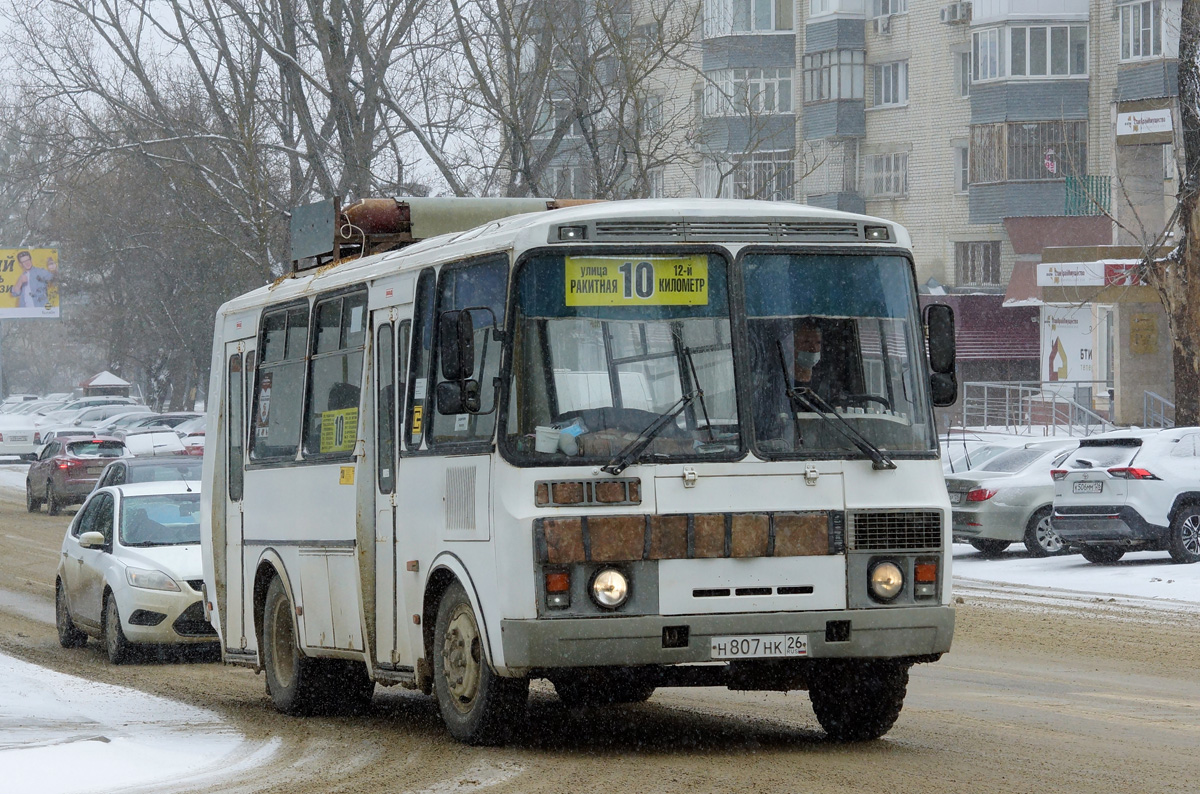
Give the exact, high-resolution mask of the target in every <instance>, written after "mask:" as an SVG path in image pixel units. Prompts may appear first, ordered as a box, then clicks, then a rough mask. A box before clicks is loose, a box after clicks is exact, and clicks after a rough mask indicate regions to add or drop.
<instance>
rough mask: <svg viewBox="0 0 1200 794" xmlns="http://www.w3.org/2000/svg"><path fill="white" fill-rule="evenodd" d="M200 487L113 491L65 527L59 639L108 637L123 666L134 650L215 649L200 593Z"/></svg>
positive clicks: (111, 653) (162, 485)
mask: <svg viewBox="0 0 1200 794" xmlns="http://www.w3.org/2000/svg"><path fill="white" fill-rule="evenodd" d="M201 568H202V566H201V560H200V486H199V484H198V483H194V482H191V483H189V482H156V483H138V484H136V485H116V486H111V487H108V488H101V489H99V490H97V491H95V492H93V493H92V494H91V495H90V496H89V497H88V500H87V502H85V503H84V505H83V507H81V508H80V509H79V512H78V513H76V514H75V518H74V519H73V520H72V521H71V525H70V526H69V527H68V528H67V533H66V537H64V538H63V545H62V557H61V558H60V559H59V563H58V579H57V581H56V582H55V618H56V621H55V622H56V623H57V626H58V640H59V642H60V643H61V644H62V646H63V647H64V648H78V647H81V646H83V645H85V644H86V643H87V639H88V637H89V636H92V637H97V638H100V639H103V641H104V645H105V650H106V651H107V652H108V658H109V660H110V661H111V662H112V663H113V664H120V663H121V662H123V661H124V660H125V659H127V658H128V656H129V653H130V646H131V645H133V644H142V643H146V644H165V643H172V644H181V643H182V644H191V643H213V642H216V639H217V635H216V632H215V631H214V630H213V628H212V626H211V625H209V623H208V621H207V620H206V619H205V617H204V605H203V603H202V601H201V593H200V588H201V585H202V582H203V573H202V570H201Z"/></svg>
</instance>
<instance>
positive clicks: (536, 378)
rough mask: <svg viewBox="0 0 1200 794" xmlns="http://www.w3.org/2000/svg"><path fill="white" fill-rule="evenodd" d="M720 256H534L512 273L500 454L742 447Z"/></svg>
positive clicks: (707, 453) (651, 454) (560, 458)
mask: <svg viewBox="0 0 1200 794" xmlns="http://www.w3.org/2000/svg"><path fill="white" fill-rule="evenodd" d="M726 285H727V265H726V261H725V259H724V258H722V257H720V256H718V255H715V254H708V253H694V254H691V253H674V254H670V255H654V256H632V257H626V256H573V255H541V256H537V257H534V258H533V259H531V260H530V261H528V262H527V263H526V264H525V265H524V266H523V267H522V268H521V271H520V273H519V275H518V277H517V282H516V285H515V290H516V296H517V298H516V304H515V308H516V317H515V326H514V335H513V340H512V344H513V379H512V395H511V398H510V400H509V408H508V418H507V429H506V435H507V442H508V443H507V447H508V449H509V450H510V452H511V453H513V454H514V456H515V457H516V458H517V459H519V460H526V461H530V462H557V463H560V464H561V463H565V462H567V461H568V460H570V459H575V460H576V461H577V462H580V463H582V462H588V463H593V462H595V463H604V462H607V461H609V460H610V459H611V458H612V457H613V456H614V455H617V454H618V453H621V452H622V450H624V449H626V448H627V447H628V446H629V445H631V444H634V443H635V442H636V441H637V440H638V438H639V436H640V435H641V434H642V433H643V432H644V431H646V430H647V429H648V428H650V427H651V426H652V425H654V424H655V422H656V421H657V420H658V419H660V418H661V417H664V416H669V417H670V419H669V420H668V421H666V422H665V424H664V425H663V427H662V428H661V429H660V430H659V431H658V432H657V433H656V434H654V436H653V438H652V440H651V441H650V442H649V444H648V445H647V446H646V448H645V450H644V451H643V452H642V453H641V454H640V456H639V457H640V458H641V459H642V460H654V461H667V460H697V459H713V458H717V459H720V458H729V457H733V456H737V455H739V454H740V452H741V448H742V442H741V432H740V428H739V426H738V411H737V397H736V394H735V390H734V379H733V352H732V344H731V329H730V317H729V299H728V290H727V286H726Z"/></svg>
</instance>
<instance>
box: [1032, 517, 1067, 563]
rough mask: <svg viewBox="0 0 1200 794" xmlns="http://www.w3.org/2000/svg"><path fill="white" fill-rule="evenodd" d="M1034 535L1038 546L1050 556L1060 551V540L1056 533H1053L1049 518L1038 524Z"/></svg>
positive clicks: (1061, 543)
mask: <svg viewBox="0 0 1200 794" xmlns="http://www.w3.org/2000/svg"><path fill="white" fill-rule="evenodd" d="M1035 534H1036V535H1037V542H1038V545H1039V546H1041V547H1042V548H1043V549H1045V550H1046V551H1048V552H1050V553H1051V554H1057V553H1059V552H1060V551H1062V548H1063V542H1062V538H1060V537H1059V536H1058V533H1057V532H1055V531H1054V527H1052V526H1051V525H1050V518H1049V516H1047V517H1046V518H1043V519H1042V520H1041V521H1039V522H1038V525H1037V529H1036V530H1035Z"/></svg>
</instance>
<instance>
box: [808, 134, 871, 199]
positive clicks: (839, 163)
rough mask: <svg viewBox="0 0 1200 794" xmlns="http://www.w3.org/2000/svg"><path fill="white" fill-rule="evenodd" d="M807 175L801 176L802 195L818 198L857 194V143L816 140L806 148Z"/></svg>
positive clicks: (852, 140) (851, 140)
mask: <svg viewBox="0 0 1200 794" xmlns="http://www.w3.org/2000/svg"><path fill="white" fill-rule="evenodd" d="M809 145H810V147H811V149H810V162H809V163H808V164H807V165H808V166H809V167H808V169H807V170H808V173H807V174H805V176H804V193H805V194H806V195H809V196H822V195H825V194H827V193H855V192H857V191H858V141H857V140H855V139H853V138H850V139H848V140H828V139H822V140H816V141H812V142H811V143H810V144H809Z"/></svg>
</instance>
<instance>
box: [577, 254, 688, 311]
mask: <svg viewBox="0 0 1200 794" xmlns="http://www.w3.org/2000/svg"><path fill="white" fill-rule="evenodd" d="M565 267H566V272H565V273H564V276H565V278H564V279H563V282H564V285H565V292H566V294H565V295H564V300H565V302H566V305H567V306H707V305H708V256H707V255H706V254H697V255H694V256H683V257H649V256H647V257H629V258H625V257H595V256H568V257H566V266H565Z"/></svg>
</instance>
